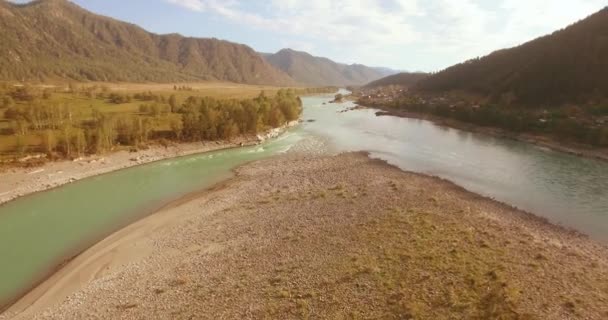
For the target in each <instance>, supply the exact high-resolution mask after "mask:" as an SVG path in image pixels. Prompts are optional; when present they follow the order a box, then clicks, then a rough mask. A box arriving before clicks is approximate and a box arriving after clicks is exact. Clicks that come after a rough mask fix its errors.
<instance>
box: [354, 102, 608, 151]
mask: <svg viewBox="0 0 608 320" xmlns="http://www.w3.org/2000/svg"><path fill="white" fill-rule="evenodd" d="M430 101H434V102H430ZM358 102H359V103H360V104H362V105H365V106H369V107H377V108H381V109H389V110H390V109H392V110H402V111H407V112H414V113H423V114H431V115H435V116H438V117H443V118H450V119H455V120H458V121H462V122H465V123H471V124H474V125H478V126H485V127H495V128H500V129H504V130H507V131H510V132H514V133H533V134H544V135H551V136H554V137H556V138H558V139H561V140H565V141H572V142H576V143H582V144H586V145H591V146H595V147H607V146H608V101H607V102H604V103H598V104H595V105H593V106H588V107H585V108H581V107H575V106H569V107H559V108H548V109H539V108H525V107H520V108H513V107H510V108H509V107H505V106H503V105H500V104H495V103H485V104H480V105H454V104H450V102H449V101H448V100H445V101H441V100H439V99H435V100H433V99H430V98H429V97H424V98H422V97H420V96H416V95H413V94H409V95H408V96H406V97H401V98H399V99H396V100H394V101H391V102H377V101H372V100H369V99H360V100H359V101H358Z"/></svg>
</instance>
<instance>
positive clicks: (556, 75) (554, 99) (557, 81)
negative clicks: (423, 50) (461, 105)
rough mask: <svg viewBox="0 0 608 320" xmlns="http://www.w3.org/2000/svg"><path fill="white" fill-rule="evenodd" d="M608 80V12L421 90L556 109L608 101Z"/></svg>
mask: <svg viewBox="0 0 608 320" xmlns="http://www.w3.org/2000/svg"><path fill="white" fill-rule="evenodd" d="M606 75H608V8H605V9H603V10H601V11H599V12H598V13H596V14H593V15H591V16H590V17H588V18H586V19H584V20H581V21H579V22H577V23H575V24H573V25H571V26H569V27H567V28H565V29H562V30H560V31H557V32H554V33H553V34H551V35H547V36H544V37H541V38H539V39H536V40H533V41H530V42H528V43H525V44H523V45H521V46H518V47H515V48H511V49H506V50H500V51H496V52H494V53H492V54H490V55H488V56H486V57H483V58H478V59H473V60H470V61H467V62H465V63H461V64H458V65H455V66H453V67H450V68H447V69H446V70H443V71H441V72H439V73H437V74H435V75H433V76H431V77H429V78H427V79H425V80H423V81H421V82H419V83H418V85H417V88H418V89H420V90H422V91H428V92H446V91H462V92H467V93H473V94H478V95H482V96H485V97H487V98H489V99H490V100H492V101H496V102H500V101H502V102H505V103H509V104H517V105H534V106H552V105H560V104H569V103H587V102H591V101H598V100H601V99H607V98H608V81H606Z"/></svg>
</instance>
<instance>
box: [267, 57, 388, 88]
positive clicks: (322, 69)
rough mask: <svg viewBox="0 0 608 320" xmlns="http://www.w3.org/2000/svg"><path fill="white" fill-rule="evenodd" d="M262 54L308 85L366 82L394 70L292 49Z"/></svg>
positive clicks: (338, 84)
mask: <svg viewBox="0 0 608 320" xmlns="http://www.w3.org/2000/svg"><path fill="white" fill-rule="evenodd" d="M262 55H263V56H264V58H265V59H266V60H267V61H268V62H270V63H271V64H272V65H274V66H275V67H277V68H278V69H280V70H282V71H284V72H285V73H287V74H289V75H290V76H291V77H292V78H293V79H294V80H296V81H297V82H298V83H301V84H305V85H313V86H350V85H363V84H366V83H368V82H370V81H373V80H376V79H380V78H382V77H384V76H387V75H389V74H390V73H391V71H390V69H386V68H372V67H367V66H364V65H360V64H352V65H346V64H342V63H337V62H334V61H332V60H330V59H327V58H321V57H315V56H312V55H310V54H308V53H306V52H301V51H295V50H292V49H283V50H281V51H279V52H277V53H275V54H262Z"/></svg>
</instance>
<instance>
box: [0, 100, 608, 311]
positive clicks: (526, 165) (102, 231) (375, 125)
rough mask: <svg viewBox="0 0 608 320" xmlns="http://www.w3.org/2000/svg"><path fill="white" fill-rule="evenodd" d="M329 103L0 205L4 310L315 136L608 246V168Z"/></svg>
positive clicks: (333, 148)
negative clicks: (237, 140)
mask: <svg viewBox="0 0 608 320" xmlns="http://www.w3.org/2000/svg"><path fill="white" fill-rule="evenodd" d="M329 100H330V96H315V97H306V98H304V99H303V102H304V106H305V107H304V115H303V119H304V120H309V119H313V120H315V121H314V122H304V123H303V124H301V125H300V126H299V127H297V128H294V129H292V130H290V131H289V132H288V133H286V134H285V135H283V136H281V137H280V138H278V139H275V140H271V141H268V142H266V143H264V144H262V145H259V146H253V147H245V148H238V149H229V150H222V151H215V152H210V153H205V154H199V155H192V156H187V157H181V158H174V159H169V160H164V161H159V162H155V163H151V164H147V165H142V166H138V167H133V168H129V169H124V170H120V171H117V172H113V173H109V174H105V175H101V176H97V177H92V178H88V179H84V180H81V181H78V182H75V183H72V184H69V185H65V186H62V187H59V188H56V189H53V190H50V191H47V192H41V193H35V194H32V195H29V196H26V197H22V198H19V199H17V200H15V201H12V202H9V203H7V204H5V205H2V206H0V308H1V306H2V305H3V304H6V303H8V302H9V301H11V300H12V299H14V298H15V297H17V296H19V295H20V294H23V293H24V292H25V291H26V290H27V289H29V288H31V287H32V286H33V285H35V284H36V283H37V282H39V281H40V280H42V279H43V278H44V277H46V276H48V273H49V270H52V269H54V268H56V267H57V266H59V265H60V264H61V263H62V262H63V261H65V259H67V258H69V257H71V256H73V255H74V254H77V253H78V252H80V251H82V250H83V249H86V248H87V247H89V246H91V245H92V244H94V243H95V242H97V241H98V240H100V239H101V238H103V237H105V236H107V235H109V234H110V233H112V232H113V231H116V230H117V229H119V228H121V227H124V226H126V225H127V224H129V223H131V222H133V221H135V220H137V219H139V218H141V217H143V216H144V215H147V214H150V213H152V212H154V211H155V210H157V209H158V208H160V207H161V206H163V205H165V204H167V203H169V202H171V201H174V200H176V199H179V198H180V197H183V196H184V195H186V194H189V193H192V192H196V191H199V190H202V189H205V188H208V187H210V186H212V185H213V184H216V183H218V182H220V181H222V180H225V179H227V178H229V177H230V176H231V169H233V168H235V167H237V166H239V165H242V164H244V163H247V162H249V161H253V160H258V159H262V158H265V157H269V156H272V155H277V154H280V153H284V152H287V151H288V150H289V149H290V148H291V147H292V146H294V145H295V144H296V143H298V142H301V141H306V139H308V138H315V139H318V140H321V141H324V142H325V143H326V145H327V148H328V150H329V151H330V152H342V151H369V152H370V155H371V156H372V157H374V158H381V159H384V160H386V161H388V162H389V163H391V164H394V165H397V166H399V167H400V168H402V169H404V170H408V171H415V172H420V173H425V174H431V175H436V176H439V177H442V178H445V179H448V180H451V181H453V182H455V183H457V184H459V185H461V186H463V187H465V188H467V189H469V190H471V191H473V192H476V193H479V194H482V195H485V196H490V197H492V198H495V199H496V200H499V201H502V202H505V203H508V204H511V205H513V206H516V207H519V208H521V209H524V210H528V211H531V212H534V213H535V214H537V215H539V216H543V217H546V218H548V219H549V220H550V221H552V222H555V223H558V224H561V225H564V226H567V227H571V228H574V229H577V230H579V231H581V232H583V233H585V234H588V235H590V236H591V237H593V238H595V239H598V240H599V241H604V242H606V241H608V162H604V161H599V160H593V159H586V158H580V157H576V156H571V155H567V154H563V153H559V152H553V151H550V150H546V149H542V148H539V147H536V146H533V145H529V144H525V143H521V142H516V141H511V140H504V139H498V138H492V137H487V136H483V135H478V134H473V133H467V132H463V131H459V130H455V129H448V128H443V127H439V126H437V125H434V124H432V123H430V122H427V121H422V120H415V119H407V118H397V117H376V116H375V111H374V110H355V111H349V112H339V111H341V110H344V109H346V108H348V107H351V106H352V104H350V103H345V104H340V105H334V104H327V105H323V103H324V102H327V101H329Z"/></svg>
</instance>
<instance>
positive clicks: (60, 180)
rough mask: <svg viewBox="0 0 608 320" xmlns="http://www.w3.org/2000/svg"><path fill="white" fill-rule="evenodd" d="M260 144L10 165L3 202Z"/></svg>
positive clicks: (2, 175) (253, 139)
mask: <svg viewBox="0 0 608 320" xmlns="http://www.w3.org/2000/svg"><path fill="white" fill-rule="evenodd" d="M297 123H298V122H296V121H294V122H292V123H289V124H287V125H285V126H284V127H281V128H277V129H273V130H270V131H268V132H266V133H263V134H261V135H260V137H262V138H263V139H268V138H273V137H276V136H277V135H279V134H281V133H282V132H284V131H285V130H286V129H287V128H289V127H293V126H295V125H297ZM257 143H259V139H258V137H257V136H243V137H239V138H236V139H233V140H231V141H205V142H196V143H176V144H172V145H170V146H167V147H164V146H160V145H153V146H151V147H150V148H149V149H147V150H139V151H136V152H129V151H127V150H121V151H116V152H112V153H108V154H105V155H95V156H89V157H83V158H80V159H77V160H75V161H56V162H48V163H46V164H44V165H43V166H40V167H34V168H10V169H6V170H4V171H2V172H0V180H1V181H2V184H0V204H2V203H5V202H8V201H11V200H14V199H16V198H18V197H21V196H24V195H27V194H30V193H34V192H39V191H44V190H48V189H51V188H55V187H58V186H61V185H64V184H67V183H71V182H74V181H77V180H80V179H84V178H88V177H92V176H96V175H100V174H104V173H108V172H112V171H116V170H120V169H125V168H129V167H133V166H137V165H142V164H146V163H150V162H154V161H159V160H164V159H169V158H175V157H181V156H187V155H192V154H197V153H203V152H209V151H214V150H220V149H227V148H235V147H239V146H248V145H254V144H257Z"/></svg>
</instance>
